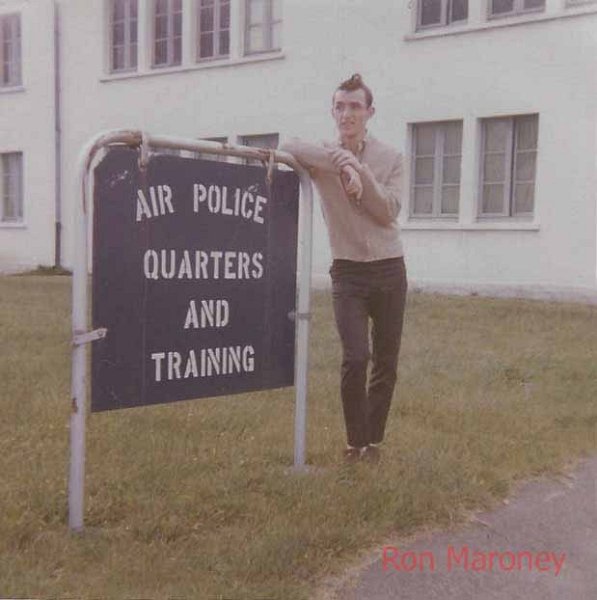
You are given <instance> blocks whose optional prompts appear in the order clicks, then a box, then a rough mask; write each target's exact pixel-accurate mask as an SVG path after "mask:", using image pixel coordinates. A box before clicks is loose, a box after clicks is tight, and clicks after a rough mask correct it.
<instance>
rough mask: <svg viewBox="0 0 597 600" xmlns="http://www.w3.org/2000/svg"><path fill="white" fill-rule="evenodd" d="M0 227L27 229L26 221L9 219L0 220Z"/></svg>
mask: <svg viewBox="0 0 597 600" xmlns="http://www.w3.org/2000/svg"><path fill="white" fill-rule="evenodd" d="M0 229H27V224H26V223H22V222H21V223H16V222H15V223H13V222H10V221H0Z"/></svg>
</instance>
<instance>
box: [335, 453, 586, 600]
mask: <svg viewBox="0 0 597 600" xmlns="http://www.w3.org/2000/svg"><path fill="white" fill-rule="evenodd" d="M394 546H396V547H395V548H393V547H392V546H391V545H388V546H386V547H385V560H384V547H380V548H379V549H378V550H377V551H376V552H375V553H374V556H373V557H372V558H373V562H371V563H370V564H369V566H367V567H365V568H364V570H362V571H361V572H360V573H357V574H355V573H354V572H353V573H352V575H351V576H350V577H349V578H347V580H346V581H345V582H344V583H341V584H337V585H335V586H334V587H335V590H334V591H333V592H331V591H329V590H328V592H327V593H326V594H325V597H326V598H330V599H331V598H334V599H337V600H394V599H395V600H469V599H470V600H519V599H520V600H522V599H524V600H597V456H595V457H592V458H590V459H585V460H583V461H581V463H580V464H579V465H578V467H577V469H576V470H575V471H574V472H573V473H572V474H570V475H565V476H561V477H558V478H543V479H540V480H534V481H530V482H527V483H524V484H521V485H520V487H519V488H518V489H517V491H515V493H514V496H513V497H512V498H511V499H510V500H509V501H508V502H507V503H506V504H504V505H503V506H501V507H500V508H498V509H497V510H494V511H492V512H487V513H484V514H479V515H477V516H476V518H475V519H474V520H473V521H472V522H471V523H470V524H468V525H467V526H465V527H464V528H462V529H460V530H458V531H454V532H439V533H433V534H428V535H423V536H420V537H418V538H416V539H415V540H414V541H413V542H410V543H408V544H406V545H403V546H400V547H399V549H398V542H396V544H394ZM408 552H410V553H411V554H407V553H408ZM384 563H385V568H384ZM413 564H416V567H417V568H416V569H415V570H413V571H411V572H409V571H406V570H405V569H409V568H411V566H412V565H413ZM398 569H400V570H398Z"/></svg>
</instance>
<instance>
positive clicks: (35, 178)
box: [0, 0, 55, 268]
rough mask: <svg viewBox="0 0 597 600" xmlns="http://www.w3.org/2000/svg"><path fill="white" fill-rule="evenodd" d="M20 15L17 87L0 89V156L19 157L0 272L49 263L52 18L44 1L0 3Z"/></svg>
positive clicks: (2, 227) (0, 235) (0, 10)
mask: <svg viewBox="0 0 597 600" xmlns="http://www.w3.org/2000/svg"><path fill="white" fill-rule="evenodd" d="M15 12H18V13H21V28H22V29H21V36H22V86H19V87H18V88H12V89H2V88H0V153H3V152H22V153H23V185H24V190H23V193H24V202H23V222H22V223H19V224H7V223H2V222H0V268H7V267H27V266H36V265H39V264H45V265H49V264H52V263H53V260H54V221H55V187H54V183H55V177H54V172H55V163H54V139H55V137H54V16H53V15H54V13H53V5H52V2H51V1H48V0H35V2H32V1H30V0H4V1H2V2H0V15H2V14H9V13H15Z"/></svg>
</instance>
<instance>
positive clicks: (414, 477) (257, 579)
mask: <svg viewBox="0 0 597 600" xmlns="http://www.w3.org/2000/svg"><path fill="white" fill-rule="evenodd" d="M70 284H71V279H70V278H68V277H49V276H26V277H0V348H1V350H0V352H1V354H0V407H1V415H2V418H1V420H0V472H1V473H2V493H1V495H0V597H29V598H31V597H42V598H48V597H52V598H73V597H76V598H99V597H101V598H118V599H124V598H127V599H128V598H193V599H195V598H197V599H204V598H214V599H215V598H222V599H243V600H245V599H256V598H261V599H264V598H275V599H280V600H293V599H305V600H306V599H309V598H311V597H312V594H313V590H314V589H315V586H316V584H317V582H318V580H319V579H320V578H321V577H322V576H324V575H329V574H333V573H340V572H341V571H342V569H343V568H344V567H345V566H346V564H348V561H350V560H351V559H354V556H355V554H356V553H358V551H359V550H360V549H362V548H364V547H367V546H369V545H371V544H373V543H374V542H375V541H376V540H377V541H379V540H382V539H384V538H385V537H386V536H388V535H390V534H399V533H404V534H406V533H409V532H413V531H414V530H416V529H418V528H421V527H423V526H427V525H431V526H434V525H449V524H451V523H454V522H458V521H459V520H462V519H463V518H465V516H466V514H467V511H469V510H471V509H474V508H480V507H487V506H490V505H491V503H492V502H494V501H495V500H496V499H498V498H502V497H504V496H505V495H506V494H507V493H508V490H509V487H510V485H511V483H512V482H513V481H514V480H516V479H519V478H521V477H528V476H530V475H533V474H539V473H543V472H546V471H547V472H548V471H553V470H556V469H559V468H561V467H562V466H563V465H564V464H566V463H567V462H569V461H571V460H572V459H574V458H575V457H578V456H581V455H583V454H586V453H589V452H593V451H595V449H596V448H597V403H596V395H597V307H595V306H582V305H572V304H568V305H563V304H550V303H541V302H531V301H519V300H492V299H482V298H476V297H474V298H473V297H468V298H459V297H439V296H431V295H422V294H411V295H410V296H409V299H408V305H407V315H406V323H405V331H404V340H403V348H402V355H401V362H400V368H399V384H398V389H397V392H396V399H395V402H394V405H393V408H392V412H391V415H390V422H389V426H388V432H387V442H386V448H385V454H384V458H383V460H382V463H381V465H380V467H379V468H375V467H371V466H368V465H357V466H356V467H354V468H351V469H347V468H346V467H342V466H341V465H340V463H339V456H340V451H341V449H342V447H343V444H344V433H343V422H342V416H341V412H340V402H339V398H338V365H339V358H340V357H339V346H338V342H337V338H336V332H335V329H334V325H333V319H332V313H331V303H330V300H329V297H328V295H327V294H326V293H316V294H315V295H314V299H313V301H314V318H313V321H312V338H311V349H312V350H311V361H310V364H311V371H310V389H309V409H308V410H309V412H308V439H307V455H308V462H309V463H310V464H311V465H314V466H316V467H319V469H317V470H316V472H314V473H312V474H309V475H302V476H296V475H289V474H288V472H287V469H288V467H289V466H290V465H291V464H292V456H293V403H294V393H293V390H292V389H285V390H277V391H273V392H262V393H255V394H245V395H240V396H233V397H229V398H219V399H214V400H200V401H186V402H178V403H175V404H172V405H162V406H153V407H145V408H138V409H134V410H123V411H113V412H108V413H98V414H93V415H90V416H89V418H88V423H87V427H88V429H87V469H86V474H87V481H86V486H87V487H86V495H85V498H86V507H85V520H86V527H87V529H86V532H85V533H84V534H83V535H71V534H69V532H68V529H67V524H66V523H67V498H66V487H67V469H68V458H69V456H68V454H69V451H68V422H69V409H70V399H69V395H70Z"/></svg>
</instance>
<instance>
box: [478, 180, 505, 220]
mask: <svg viewBox="0 0 597 600" xmlns="http://www.w3.org/2000/svg"><path fill="white" fill-rule="evenodd" d="M482 211H483V213H485V214H487V213H492V214H503V212H504V186H503V185H484V186H483V202H482Z"/></svg>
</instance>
